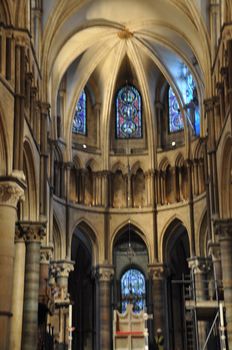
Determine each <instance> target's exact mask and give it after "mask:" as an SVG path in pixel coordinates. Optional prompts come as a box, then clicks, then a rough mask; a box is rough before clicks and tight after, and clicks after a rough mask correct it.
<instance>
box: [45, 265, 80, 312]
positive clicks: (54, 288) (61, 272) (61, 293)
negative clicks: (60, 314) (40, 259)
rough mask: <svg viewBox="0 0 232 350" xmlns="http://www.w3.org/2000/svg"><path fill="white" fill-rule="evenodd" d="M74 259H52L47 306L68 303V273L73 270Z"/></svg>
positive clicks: (60, 305)
mask: <svg viewBox="0 0 232 350" xmlns="http://www.w3.org/2000/svg"><path fill="white" fill-rule="evenodd" d="M74 264H75V263H74V261H71V260H57V261H52V262H51V264H50V271H49V281H48V284H49V287H50V296H49V305H50V306H49V308H51V309H54V308H55V307H58V308H59V307H62V306H67V305H69V303H70V298H69V293H68V277H69V273H70V272H71V271H73V270H74Z"/></svg>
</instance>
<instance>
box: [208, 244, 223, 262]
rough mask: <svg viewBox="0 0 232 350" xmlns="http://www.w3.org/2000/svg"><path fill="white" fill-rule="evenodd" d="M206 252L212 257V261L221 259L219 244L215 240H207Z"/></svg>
mask: <svg viewBox="0 0 232 350" xmlns="http://www.w3.org/2000/svg"><path fill="white" fill-rule="evenodd" d="M208 254H209V255H210V256H211V257H212V260H213V261H220V260H221V250H220V244H219V243H217V242H212V241H209V242H208Z"/></svg>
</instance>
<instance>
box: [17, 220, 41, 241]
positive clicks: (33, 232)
mask: <svg viewBox="0 0 232 350" xmlns="http://www.w3.org/2000/svg"><path fill="white" fill-rule="evenodd" d="M18 225H19V226H20V228H21V230H22V231H23V233H24V235H25V239H26V243H30V242H41V240H42V239H43V237H44V236H45V235H46V223H45V222H40V221H19V222H18Z"/></svg>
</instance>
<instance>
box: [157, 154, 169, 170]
mask: <svg viewBox="0 0 232 350" xmlns="http://www.w3.org/2000/svg"><path fill="white" fill-rule="evenodd" d="M169 165H170V163H169V160H168V158H167V157H164V158H163V159H162V160H161V161H160V163H159V170H160V171H166V169H167V167H168V166H169Z"/></svg>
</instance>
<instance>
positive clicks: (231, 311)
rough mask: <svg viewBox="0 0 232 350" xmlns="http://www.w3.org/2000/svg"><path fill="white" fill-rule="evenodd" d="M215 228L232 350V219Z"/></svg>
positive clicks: (230, 348) (217, 221)
mask: <svg viewBox="0 0 232 350" xmlns="http://www.w3.org/2000/svg"><path fill="white" fill-rule="evenodd" d="M214 227H215V232H216V234H217V235H218V236H219V242H220V250H221V264H222V282H223V289H224V302H225V311H226V323H227V327H226V328H227V335H228V348H229V350H232V219H221V220H215V222H214Z"/></svg>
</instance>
